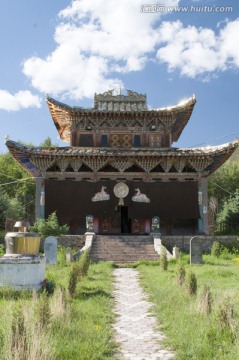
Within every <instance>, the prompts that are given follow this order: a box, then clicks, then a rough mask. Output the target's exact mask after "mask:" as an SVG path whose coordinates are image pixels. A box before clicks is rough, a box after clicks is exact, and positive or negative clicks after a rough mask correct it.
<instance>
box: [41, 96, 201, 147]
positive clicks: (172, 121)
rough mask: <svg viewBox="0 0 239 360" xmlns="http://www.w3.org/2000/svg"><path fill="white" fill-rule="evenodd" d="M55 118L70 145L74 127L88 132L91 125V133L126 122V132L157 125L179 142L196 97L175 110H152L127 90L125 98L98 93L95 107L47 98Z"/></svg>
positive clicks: (179, 105) (172, 108) (144, 98)
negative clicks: (133, 128)
mask: <svg viewBox="0 0 239 360" xmlns="http://www.w3.org/2000/svg"><path fill="white" fill-rule="evenodd" d="M46 102H47V104H48V107H49V110H50V113H51V116H52V119H53V121H54V124H55V126H56V128H57V130H58V133H59V135H60V137H61V139H62V140H63V141H67V142H70V134H71V129H72V126H75V127H77V128H78V129H79V130H85V129H86V127H87V126H90V127H91V128H92V130H97V129H101V128H102V126H107V128H108V129H110V128H116V129H117V128H118V126H119V123H120V126H122V124H123V123H124V122H125V131H128V128H129V127H131V126H132V127H134V126H137V127H138V128H140V129H144V130H149V129H150V126H152V125H154V126H155V130H156V131H157V130H160V129H161V128H163V129H164V130H165V131H170V132H171V134H172V141H173V142H175V141H177V140H178V138H179V136H180V135H181V133H182V131H183V129H184V127H185V126H186V124H187V122H188V120H189V118H190V116H191V113H192V111H193V108H194V105H195V103H196V98H195V96H192V97H191V98H189V99H187V100H185V101H184V102H183V103H180V104H178V105H176V106H173V107H168V108H162V109H160V108H159V109H153V110H149V109H148V107H147V103H146V95H143V94H138V93H136V92H133V91H131V90H127V96H125V95H113V93H112V91H108V92H106V93H104V94H95V98H94V107H93V108H90V109H89V108H83V107H77V106H69V105H66V104H63V103H61V102H59V101H57V100H55V99H53V98H51V97H47V98H46Z"/></svg>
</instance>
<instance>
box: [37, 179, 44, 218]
mask: <svg viewBox="0 0 239 360" xmlns="http://www.w3.org/2000/svg"><path fill="white" fill-rule="evenodd" d="M37 219H45V181H44V179H43V178H41V177H37V178H36V197H35V220H37Z"/></svg>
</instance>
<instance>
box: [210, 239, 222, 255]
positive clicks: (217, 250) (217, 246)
mask: <svg viewBox="0 0 239 360" xmlns="http://www.w3.org/2000/svg"><path fill="white" fill-rule="evenodd" d="M211 255H213V256H215V257H217V258H218V257H219V256H220V255H221V246H220V243H219V241H214V242H213V244H212V248H211Z"/></svg>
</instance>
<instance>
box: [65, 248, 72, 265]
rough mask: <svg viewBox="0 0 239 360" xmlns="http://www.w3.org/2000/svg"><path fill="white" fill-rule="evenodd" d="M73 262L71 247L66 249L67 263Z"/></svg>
mask: <svg viewBox="0 0 239 360" xmlns="http://www.w3.org/2000/svg"><path fill="white" fill-rule="evenodd" d="M71 260H72V249H71V248H70V247H67V248H66V262H71Z"/></svg>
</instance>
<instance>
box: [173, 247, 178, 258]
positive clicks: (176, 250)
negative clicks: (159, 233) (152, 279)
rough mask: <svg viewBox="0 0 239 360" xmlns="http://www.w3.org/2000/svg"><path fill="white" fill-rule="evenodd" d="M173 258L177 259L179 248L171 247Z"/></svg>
mask: <svg viewBox="0 0 239 360" xmlns="http://www.w3.org/2000/svg"><path fill="white" fill-rule="evenodd" d="M173 258H174V259H178V258H179V248H178V247H177V246H174V247H173Z"/></svg>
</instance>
